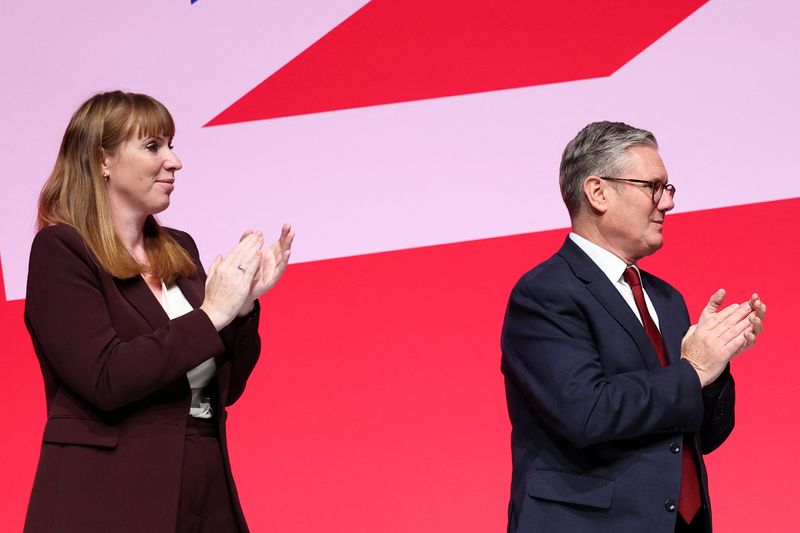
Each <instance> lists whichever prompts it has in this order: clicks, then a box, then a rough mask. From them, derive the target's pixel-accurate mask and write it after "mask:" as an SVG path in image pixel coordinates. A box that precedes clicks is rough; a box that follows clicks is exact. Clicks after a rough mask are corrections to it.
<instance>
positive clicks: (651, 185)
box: [598, 176, 675, 204]
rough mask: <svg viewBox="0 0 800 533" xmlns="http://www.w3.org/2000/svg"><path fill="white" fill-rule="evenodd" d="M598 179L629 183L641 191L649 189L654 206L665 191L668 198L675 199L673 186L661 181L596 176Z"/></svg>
mask: <svg viewBox="0 0 800 533" xmlns="http://www.w3.org/2000/svg"><path fill="white" fill-rule="evenodd" d="M598 178H600V179H601V180H606V181H619V182H622V183H630V184H632V185H636V186H637V187H642V188H643V189H650V191H651V192H652V193H653V194H652V197H653V203H654V204H658V202H659V201H660V200H661V196H662V195H663V194H664V191H665V190H666V191H667V192H668V193H669V196H670V198H675V186H674V185H673V184H671V183H667V184H665V183H664V182H663V181H661V180H653V181H649V180H632V179H627V178H609V177H608V176H598Z"/></svg>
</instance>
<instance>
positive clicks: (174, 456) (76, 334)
mask: <svg viewBox="0 0 800 533" xmlns="http://www.w3.org/2000/svg"><path fill="white" fill-rule="evenodd" d="M174 133H175V125H174V123H173V120H172V117H171V115H170V114H169V111H167V109H166V108H165V107H164V106H163V105H162V104H161V103H160V102H158V101H157V100H155V99H153V98H151V97H149V96H146V95H143V94H133V93H123V92H119V91H115V92H109V93H102V94H98V95H96V96H93V97H92V98H90V99H89V100H88V101H86V102H85V103H84V104H83V105H82V106H81V107H80V108H79V109H78V110H77V111H76V112H75V114H74V115H73V117H72V119H71V120H70V123H69V125H68V126H67V130H66V132H65V133H64V139H63V141H62V143H61V148H60V150H59V153H58V157H57V159H56V163H55V167H54V169H53V173H52V174H51V176H50V178H49V180H48V181H47V183H46V184H45V185H44V188H43V189H42V193H41V196H40V199H39V214H38V227H39V232H38V234H37V235H36V238H35V239H34V242H33V246H32V249H31V257H30V265H29V272H28V288H27V299H26V305H25V323H26V325H27V327H28V331H29V332H30V335H31V339H32V340H33V346H34V349H35V351H36V355H37V358H38V359H39V364H40V365H41V369H42V374H43V377H44V385H45V396H46V402H47V422H46V424H45V428H44V436H43V439H42V449H41V454H40V457H39V466H38V469H37V472H36V478H35V480H34V484H33V490H32V493H31V499H30V505H29V507H28V514H27V518H26V521H25V531H27V532H55V531H58V532H60V533H63V532H87V531H97V532H114V533H125V532H145V531H146V532H149V533H150V532H170V533H171V532H175V531H178V532H189V531H192V532H215V533H216V532H219V533H225V532H241V531H247V530H248V529H247V524H246V522H245V519H244V516H243V514H242V510H241V507H240V505H239V500H238V497H237V494H236V488H235V485H234V483H233V478H232V477H231V469H230V463H229V460H228V451H227V446H226V439H225V435H226V434H225V418H226V411H225V408H226V407H227V406H229V405H231V404H232V403H233V402H235V401H236V400H237V399H238V398H239V397H240V396H241V394H242V392H243V391H244V387H245V384H246V382H247V378H248V377H249V375H250V373H251V372H252V370H253V367H254V366H255V364H256V361H257V359H258V356H259V352H260V348H261V343H260V339H259V336H258V320H259V306H258V298H259V297H260V296H261V295H263V294H264V293H265V292H266V291H267V290H269V289H270V288H271V287H272V286H274V285H275V283H276V282H277V281H278V278H279V277H280V276H281V274H282V273H283V271H284V270H285V268H286V264H287V261H288V259H289V254H290V251H291V245H292V239H293V238H294V233H293V232H292V231H291V228H290V227H289V226H288V225H284V227H283V228H282V231H281V235H280V238H279V239H278V240H277V241H276V242H275V243H273V244H272V245H271V246H270V247H268V248H264V249H262V247H263V244H264V238H263V236H262V234H261V233H260V232H252V231H247V232H245V234H244V235H243V236H242V239H241V240H240V242H239V243H238V244H237V245H236V246H235V247H234V248H233V250H232V251H231V252H230V253H229V254H228V256H227V257H225V258H222V257H220V256H218V257H217V258H216V260H215V261H214V262H213V263H212V265H211V267H210V269H209V273H208V277H206V274H205V272H204V271H203V268H202V266H201V264H200V259H199V254H198V251H197V247H196V246H195V243H194V241H193V240H192V238H191V237H190V236H189V235H188V234H186V233H184V232H182V231H178V230H174V229H170V228H166V227H162V226H161V225H159V223H158V221H157V220H156V218H155V216H154V215H155V214H157V213H160V212H162V211H163V210H165V209H166V208H167V207H168V206H169V202H170V194H171V193H172V191H173V189H174V187H175V172H176V171H178V170H179V169H180V168H181V162H180V160H179V159H178V157H177V156H176V155H175V153H174V152H173V149H172V137H173V135H174Z"/></svg>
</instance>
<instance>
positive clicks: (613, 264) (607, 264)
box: [569, 232, 661, 330]
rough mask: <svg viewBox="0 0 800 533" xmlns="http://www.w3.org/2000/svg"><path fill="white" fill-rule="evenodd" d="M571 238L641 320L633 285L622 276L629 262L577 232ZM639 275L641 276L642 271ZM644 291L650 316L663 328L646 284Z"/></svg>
mask: <svg viewBox="0 0 800 533" xmlns="http://www.w3.org/2000/svg"><path fill="white" fill-rule="evenodd" d="M569 238H570V239H572V242H574V243H575V244H577V245H578V246H579V247H580V249H581V250H583V251H584V252H586V255H588V256H589V259H591V260H592V261H593V262H594V264H596V265H597V266H598V267H599V268H600V270H602V271H603V274H605V275H606V277H607V278H608V279H609V281H611V284H612V285H614V288H615V289H617V290H618V291H619V293H620V294H621V295H622V297H623V298H624V299H625V302H627V304H628V307H630V308H631V311H633V314H634V315H636V318H638V319H639V322H641V321H642V317H641V316H640V315H639V310H638V309H637V308H636V300H634V299H633V291H632V290H631V286H630V285H628V282H627V281H625V279H624V278H623V277H622V275H623V274H624V273H625V269H626V268H628V264H627V263H625V261H623V260H622V259H620V258H619V257H617V256H616V255H614V254H613V253H611V252H609V251H608V250H606V249H605V248H603V247H602V246H598V245H597V244H595V243H593V242H592V241H589V240H587V239H584V238H583V237H581V236H580V235H578V234H577V233H572V232H571V233H570V234H569ZM633 267H634V268H635V269H636V271H637V272H638V271H639V267H637V266H636V265H633ZM639 277H641V273H640V275H639ZM642 292H644V302H645V304H646V305H647V311H648V312H649V313H650V316H651V317H653V322H655V323H656V326H657V327H658V329H659V330H661V326H660V325H659V323H658V314H657V313H656V309H655V307H653V302H651V301H650V297H649V296H648V295H647V291H646V290H644V284H643V285H642Z"/></svg>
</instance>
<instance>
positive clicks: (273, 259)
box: [238, 224, 294, 316]
mask: <svg viewBox="0 0 800 533" xmlns="http://www.w3.org/2000/svg"><path fill="white" fill-rule="evenodd" d="M251 233H253V232H252V231H251V230H247V231H245V232H244V235H242V239H244V238H245V237H247V236H248V235H250V234H251ZM240 240H241V239H240ZM293 240H294V231H292V226H291V225H289V224H284V225H283V227H282V228H281V236H280V237H278V240H277V241H275V242H273V243H272V245H271V246H270V247H269V248H267V249H265V250H261V263H260V264H259V266H258V269H257V270H256V274H255V276H254V277H253V285H252V286H251V287H250V296H249V297H248V298H247V300H246V301H245V304H244V305H243V306H242V308H241V309H240V310H239V313H238V314H239V316H245V315H247V314H249V313H250V312H251V311H252V310H253V302H255V300H257V299H259V298H260V297H261V296H262V295H263V294H264V293H265V292H267V291H268V290H270V289H271V288H272V287H274V286H275V284H276V283H277V282H278V279H280V277H281V275H282V274H283V272H284V270H286V265H287V264H288V263H289V256H290V255H291V253H292V241H293Z"/></svg>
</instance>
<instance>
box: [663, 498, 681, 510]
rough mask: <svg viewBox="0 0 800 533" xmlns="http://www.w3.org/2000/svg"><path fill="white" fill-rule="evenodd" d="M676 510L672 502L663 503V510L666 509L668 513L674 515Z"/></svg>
mask: <svg viewBox="0 0 800 533" xmlns="http://www.w3.org/2000/svg"><path fill="white" fill-rule="evenodd" d="M677 508H678V506H677V505H676V504H675V502H674V501H673V500H667V501H665V502H664V509H666V510H667V511H669V512H670V513H674V512H675V509H677Z"/></svg>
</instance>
